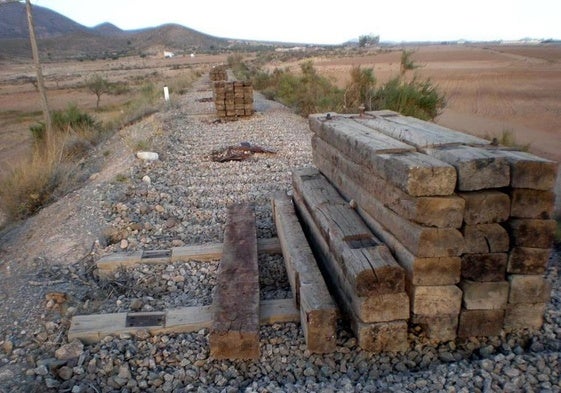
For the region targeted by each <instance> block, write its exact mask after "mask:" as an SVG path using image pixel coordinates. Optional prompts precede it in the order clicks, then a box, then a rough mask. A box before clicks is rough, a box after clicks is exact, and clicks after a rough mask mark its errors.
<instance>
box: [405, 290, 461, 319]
mask: <svg viewBox="0 0 561 393" xmlns="http://www.w3.org/2000/svg"><path fill="white" fill-rule="evenodd" d="M408 292H409V298H410V299H411V313H412V314H415V315H422V316H427V317H428V316H430V317H438V316H442V315H456V316H457V315H458V314H459V313H460V309H461V306H462V291H461V290H460V288H458V287H457V286H456V285H438V286H437V285H435V286H420V285H416V286H409V288H408Z"/></svg>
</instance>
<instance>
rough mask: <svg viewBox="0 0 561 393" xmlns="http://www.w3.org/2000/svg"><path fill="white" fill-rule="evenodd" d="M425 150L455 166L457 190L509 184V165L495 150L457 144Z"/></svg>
mask: <svg viewBox="0 0 561 393" xmlns="http://www.w3.org/2000/svg"><path fill="white" fill-rule="evenodd" d="M426 152H427V154H428V155H430V156H431V157H435V158H437V159H439V160H442V161H444V162H446V163H448V164H450V165H453V166H454V167H455V168H456V170H457V172H458V184H457V189H458V190H459V191H477V190H483V189H492V188H500V187H506V186H508V185H509V184H510V165H509V163H508V161H507V159H506V157H505V156H504V155H503V154H501V153H500V152H498V151H497V150H490V149H483V148H477V147H468V146H457V147H447V148H441V149H434V148H430V149H427V150H426Z"/></svg>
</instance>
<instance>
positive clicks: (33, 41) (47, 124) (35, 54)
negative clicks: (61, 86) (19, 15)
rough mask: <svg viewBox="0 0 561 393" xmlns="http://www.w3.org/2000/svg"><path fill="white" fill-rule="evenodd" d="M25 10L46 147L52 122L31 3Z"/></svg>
mask: <svg viewBox="0 0 561 393" xmlns="http://www.w3.org/2000/svg"><path fill="white" fill-rule="evenodd" d="M25 9H26V11H27V24H28V25H29V39H30V41H31V52H32V54H33V64H34V66H35V73H36V74H37V87H38V89H39V96H40V97H41V108H42V110H43V119H44V120H45V142H46V144H47V146H48V145H49V144H50V143H51V140H52V128H53V127H52V121H51V112H50V111H49V102H48V100H47V91H46V89H45V81H44V79H43V71H42V69H41V62H40V60H39V49H38V48H37V39H36V37H35V25H34V24H33V15H32V14H31V2H30V0H26V1H25Z"/></svg>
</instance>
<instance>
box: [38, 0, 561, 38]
mask: <svg viewBox="0 0 561 393" xmlns="http://www.w3.org/2000/svg"><path fill="white" fill-rule="evenodd" d="M32 4H35V5H39V6H42V7H47V8H50V9H52V10H54V11H57V12H59V13H61V14H63V15H65V16H67V17H69V18H71V19H73V20H75V21H76V22H78V23H81V24H83V25H86V26H90V27H91V26H95V25H97V24H100V23H103V22H111V23H113V24H115V25H116V26H118V27H120V28H121V29H125V30H129V29H136V28H143V27H152V26H158V25H161V24H164V23H178V24H181V25H183V26H186V27H190V28H192V29H195V30H198V31H200V32H202V33H206V34H210V35H213V36H216V37H224V38H240V39H254V40H265V41H285V42H303V43H318V44H339V43H342V42H344V41H347V40H349V39H352V38H358V36H360V35H363V34H370V33H373V34H379V35H380V38H381V40H382V41H443V40H456V39H467V40H497V39H505V40H513V39H520V38H525V37H532V38H557V39H559V38H561V22H560V21H561V0H384V1H379V0H368V1H363V0H358V1H348V2H347V1H328V0H327V1H326V0H323V1H316V0H311V1H310V0H277V1H266V0H265V1H263V0H260V1H257V0H196V1H189V0H158V1H146V0H32Z"/></svg>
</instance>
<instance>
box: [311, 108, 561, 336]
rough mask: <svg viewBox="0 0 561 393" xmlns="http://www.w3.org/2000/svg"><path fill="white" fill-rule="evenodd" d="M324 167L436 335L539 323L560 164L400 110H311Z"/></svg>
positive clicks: (416, 318) (414, 314)
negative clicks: (402, 276) (401, 275)
mask: <svg viewBox="0 0 561 393" xmlns="http://www.w3.org/2000/svg"><path fill="white" fill-rule="evenodd" d="M309 120H310V128H311V129H312V131H314V133H315V135H314V136H313V138H312V148H313V157H314V164H315V165H316V166H317V168H318V169H319V170H320V171H321V172H322V173H323V174H324V175H325V176H326V177H327V178H328V179H329V181H330V182H331V183H332V184H333V185H334V186H335V187H336V188H337V189H338V190H339V192H340V193H341V194H342V195H343V196H344V197H345V198H346V199H347V200H350V201H351V203H352V204H353V205H354V206H356V210H357V212H358V213H359V214H360V216H361V217H362V219H363V220H364V221H365V222H366V224H367V225H368V226H369V228H370V229H371V230H372V232H373V233H374V235H376V236H377V237H379V238H380V239H381V240H382V241H383V242H384V243H385V244H386V245H387V246H388V247H389V249H390V250H391V252H392V254H393V256H394V257H395V259H396V260H397V262H398V263H399V264H400V265H401V266H402V267H403V268H404V269H405V272H406V287H407V291H408V294H409V298H410V302H411V303H410V311H411V315H410V318H411V322H413V323H415V324H419V325H420V326H421V327H423V329H424V332H425V334H426V335H427V336H428V337H430V338H431V339H436V340H441V341H445V340H450V339H453V338H455V337H456V336H457V335H459V336H464V337H466V336H491V335H497V334H499V333H500V332H501V330H502V329H506V330H509V329H515V328H539V327H541V325H542V323H543V314H544V310H545V305H546V303H547V301H548V299H549V291H550V286H549V284H548V283H547V281H546V280H545V279H544V277H543V273H544V271H545V268H546V264H547V260H548V257H549V253H550V251H551V247H552V242H553V235H554V231H555V221H554V220H552V219H551V215H552V212H553V204H554V194H553V192H552V190H553V186H554V182H555V177H556V170H557V165H556V164H555V163H554V162H552V161H549V160H545V159H542V158H540V157H536V156H534V155H532V154H529V153H525V152H519V151H511V150H507V149H505V148H501V147H499V146H494V145H492V144H491V143H490V142H489V141H487V140H484V139H481V138H477V137H473V136H470V135H466V134H463V133H460V132H456V131H453V130H450V129H447V128H444V127H441V126H438V125H436V124H433V123H429V122H424V121H421V120H418V119H415V118H411V117H406V116H401V115H399V114H397V113H395V112H391V111H377V112H367V113H365V114H363V115H338V114H316V115H311V116H310V118H309Z"/></svg>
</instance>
